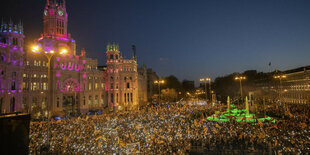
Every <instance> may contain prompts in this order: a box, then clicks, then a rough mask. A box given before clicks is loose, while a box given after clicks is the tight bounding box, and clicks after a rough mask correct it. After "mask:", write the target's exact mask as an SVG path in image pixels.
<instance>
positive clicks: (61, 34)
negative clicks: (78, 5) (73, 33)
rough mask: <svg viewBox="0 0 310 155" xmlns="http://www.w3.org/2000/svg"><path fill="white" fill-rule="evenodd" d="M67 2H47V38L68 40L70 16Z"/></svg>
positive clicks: (45, 29) (45, 14)
mask: <svg viewBox="0 0 310 155" xmlns="http://www.w3.org/2000/svg"><path fill="white" fill-rule="evenodd" d="M65 5H66V1H65V0H62V3H61V2H58V1H56V0H47V2H46V6H45V8H44V13H43V23H44V30H43V31H44V33H43V35H44V36H45V37H51V38H55V37H56V38H67V25H68V14H67V11H66V6H65Z"/></svg>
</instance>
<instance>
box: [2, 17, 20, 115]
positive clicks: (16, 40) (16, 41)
mask: <svg viewBox="0 0 310 155" xmlns="http://www.w3.org/2000/svg"><path fill="white" fill-rule="evenodd" d="M23 46H24V33H23V26H22V24H21V23H20V24H17V25H16V24H13V22H12V21H10V22H9V23H2V24H1V27H0V113H11V112H16V111H20V110H21V109H22V108H23V107H22V104H20V103H21V102H22V96H23V94H22V72H23V55H24V51H23Z"/></svg>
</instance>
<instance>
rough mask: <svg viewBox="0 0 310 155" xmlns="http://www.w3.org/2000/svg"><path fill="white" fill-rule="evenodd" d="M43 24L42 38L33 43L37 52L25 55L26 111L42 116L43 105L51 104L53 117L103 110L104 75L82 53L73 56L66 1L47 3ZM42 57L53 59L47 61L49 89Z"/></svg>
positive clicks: (73, 44) (74, 46) (73, 43)
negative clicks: (68, 31)
mask: <svg viewBox="0 0 310 155" xmlns="http://www.w3.org/2000/svg"><path fill="white" fill-rule="evenodd" d="M43 23H44V30H43V34H42V35H41V37H40V38H39V39H37V40H35V42H34V46H36V48H37V49H36V50H37V51H38V52H35V53H34V52H32V51H28V52H27V53H26V55H25V64H24V68H25V70H24V73H23V93H24V96H23V107H25V111H28V112H31V113H42V112H44V111H45V109H46V107H47V105H46V103H50V111H51V112H52V114H61V113H67V114H68V113H79V112H81V113H85V112H88V111H89V110H96V109H101V108H102V107H104V106H105V105H104V103H105V102H104V99H105V91H104V87H105V78H104V77H105V76H104V75H105V72H104V71H102V70H98V69H97V65H98V62H97V60H92V59H89V58H87V57H86V52H85V50H84V49H82V50H81V54H80V55H77V54H76V44H75V40H74V39H73V38H72V37H71V35H70V34H68V33H67V23H68V14H67V12H66V7H65V1H63V3H56V2H55V1H49V0H48V1H47V3H46V6H45V8H44V13H43ZM44 53H48V54H52V55H53V56H52V57H51V60H50V76H49V78H50V85H48V58H47V56H46V55H45V54H44ZM49 88H50V89H51V90H50V91H49ZM48 96H50V97H48ZM48 100H49V102H48ZM34 111H35V112H34Z"/></svg>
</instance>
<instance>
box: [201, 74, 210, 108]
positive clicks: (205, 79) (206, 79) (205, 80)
mask: <svg viewBox="0 0 310 155" xmlns="http://www.w3.org/2000/svg"><path fill="white" fill-rule="evenodd" d="M200 82H201V83H204V84H205V93H206V103H207V102H208V92H207V82H209V91H210V92H211V78H209V77H207V78H201V79H200ZM210 101H211V99H210Z"/></svg>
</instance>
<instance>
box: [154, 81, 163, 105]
mask: <svg viewBox="0 0 310 155" xmlns="http://www.w3.org/2000/svg"><path fill="white" fill-rule="evenodd" d="M154 83H155V84H158V103H159V102H160V84H164V83H165V81H164V80H155V81H154Z"/></svg>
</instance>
